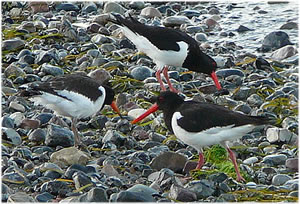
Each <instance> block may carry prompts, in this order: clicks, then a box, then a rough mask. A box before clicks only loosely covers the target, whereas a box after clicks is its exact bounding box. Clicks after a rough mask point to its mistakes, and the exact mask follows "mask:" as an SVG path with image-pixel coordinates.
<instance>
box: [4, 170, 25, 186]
mask: <svg viewBox="0 0 300 204" xmlns="http://www.w3.org/2000/svg"><path fill="white" fill-rule="evenodd" d="M2 181H3V182H5V183H11V184H24V183H25V178H24V176H23V175H21V174H20V173H18V172H11V173H4V174H3V176H2Z"/></svg>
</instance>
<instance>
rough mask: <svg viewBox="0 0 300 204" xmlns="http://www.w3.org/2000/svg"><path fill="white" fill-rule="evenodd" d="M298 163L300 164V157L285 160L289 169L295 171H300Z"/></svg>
mask: <svg viewBox="0 0 300 204" xmlns="http://www.w3.org/2000/svg"><path fill="white" fill-rule="evenodd" d="M298 165H299V159H298V158H290V159H287V160H286V161H285V166H286V167H287V168H288V169H291V170H293V171H298V168H299V167H298Z"/></svg>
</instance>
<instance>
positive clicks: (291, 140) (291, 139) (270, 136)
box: [266, 127, 298, 144]
mask: <svg viewBox="0 0 300 204" xmlns="http://www.w3.org/2000/svg"><path fill="white" fill-rule="evenodd" d="M266 135H267V140H268V141H269V142H270V143H274V142H284V143H286V144H295V142H296V140H297V139H298V136H297V135H295V134H294V133H293V132H290V131H289V130H288V129H284V128H277V127H275V128H268V129H267V132H266Z"/></svg>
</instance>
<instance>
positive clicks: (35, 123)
mask: <svg viewBox="0 0 300 204" xmlns="http://www.w3.org/2000/svg"><path fill="white" fill-rule="evenodd" d="M39 126H40V121H39V120H35V119H28V118H25V119H24V120H22V122H21V124H20V128H23V129H37V128H38V127H39Z"/></svg>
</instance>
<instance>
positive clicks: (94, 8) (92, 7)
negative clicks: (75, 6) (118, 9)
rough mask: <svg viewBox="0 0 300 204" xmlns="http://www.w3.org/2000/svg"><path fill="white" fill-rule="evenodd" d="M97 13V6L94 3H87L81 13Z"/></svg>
mask: <svg viewBox="0 0 300 204" xmlns="http://www.w3.org/2000/svg"><path fill="white" fill-rule="evenodd" d="M96 11H97V5H96V4H95V3H94V2H88V3H86V4H85V5H84V7H83V8H82V12H84V13H92V12H96Z"/></svg>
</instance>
